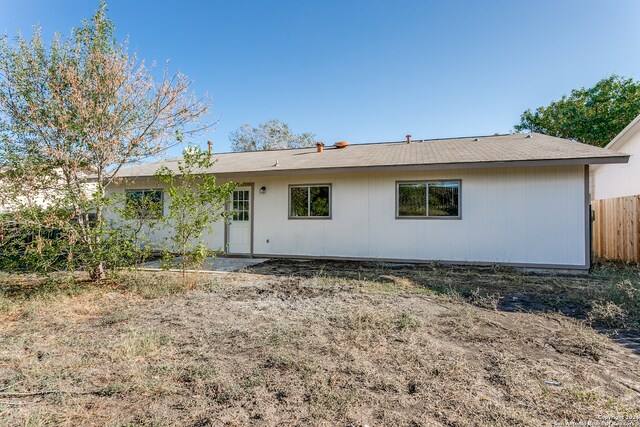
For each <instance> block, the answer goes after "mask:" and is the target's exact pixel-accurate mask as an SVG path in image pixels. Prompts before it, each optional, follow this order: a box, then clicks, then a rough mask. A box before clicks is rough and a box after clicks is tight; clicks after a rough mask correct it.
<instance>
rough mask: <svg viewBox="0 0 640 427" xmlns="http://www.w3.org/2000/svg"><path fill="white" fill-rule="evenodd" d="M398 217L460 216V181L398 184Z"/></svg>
mask: <svg viewBox="0 0 640 427" xmlns="http://www.w3.org/2000/svg"><path fill="white" fill-rule="evenodd" d="M397 186H398V188H397V195H396V197H397V212H396V216H397V217H398V218H460V181H419V182H399V183H398V184H397Z"/></svg>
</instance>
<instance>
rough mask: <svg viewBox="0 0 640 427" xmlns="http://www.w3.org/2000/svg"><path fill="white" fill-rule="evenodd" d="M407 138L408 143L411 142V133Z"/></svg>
mask: <svg viewBox="0 0 640 427" xmlns="http://www.w3.org/2000/svg"><path fill="white" fill-rule="evenodd" d="M405 138H407V144H411V135H407V136H405Z"/></svg>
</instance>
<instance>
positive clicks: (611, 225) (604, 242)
mask: <svg viewBox="0 0 640 427" xmlns="http://www.w3.org/2000/svg"><path fill="white" fill-rule="evenodd" d="M591 208H592V209H593V212H594V220H593V229H592V233H593V234H592V237H593V254H594V256H595V257H596V258H598V259H601V260H617V261H632V262H640V195H638V196H628V197H616V198H613V199H603V200H593V201H592V202H591Z"/></svg>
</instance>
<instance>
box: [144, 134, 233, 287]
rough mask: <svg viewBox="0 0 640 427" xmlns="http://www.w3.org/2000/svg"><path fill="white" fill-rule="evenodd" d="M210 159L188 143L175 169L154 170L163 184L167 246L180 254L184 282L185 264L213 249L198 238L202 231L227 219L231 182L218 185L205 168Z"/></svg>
mask: <svg viewBox="0 0 640 427" xmlns="http://www.w3.org/2000/svg"><path fill="white" fill-rule="evenodd" d="M214 163H215V162H214V160H213V158H212V157H211V155H210V154H209V153H208V152H204V151H202V150H201V149H200V148H199V147H188V148H186V149H185V150H184V151H183V159H182V160H181V161H179V162H178V164H177V170H171V169H169V168H168V167H166V166H162V167H161V168H160V169H158V171H157V172H156V178H157V179H158V181H160V182H161V183H163V184H165V185H166V188H165V189H164V191H165V193H166V194H167V195H168V196H169V198H170V200H169V212H168V215H166V216H165V217H164V218H163V219H164V226H165V227H167V228H169V230H170V231H171V236H170V238H169V239H170V243H171V247H170V250H171V251H172V252H177V253H179V255H180V267H181V270H182V279H183V282H185V283H186V271H187V269H188V268H189V267H193V266H198V265H202V263H203V262H204V261H205V259H206V257H207V256H214V255H215V253H214V252H213V251H210V250H208V249H207V248H206V246H205V245H204V243H203V241H202V237H203V234H204V232H205V231H208V232H212V231H213V226H214V224H215V223H216V222H220V221H224V222H225V223H226V221H227V220H228V214H229V212H228V211H227V209H226V206H227V203H228V200H229V197H230V196H231V193H232V192H233V190H234V189H235V187H236V185H235V184H234V183H231V182H228V183H225V184H222V185H218V184H217V182H216V177H215V176H214V175H212V174H209V173H207V172H206V170H207V169H208V168H210V167H211V166H213V164H214Z"/></svg>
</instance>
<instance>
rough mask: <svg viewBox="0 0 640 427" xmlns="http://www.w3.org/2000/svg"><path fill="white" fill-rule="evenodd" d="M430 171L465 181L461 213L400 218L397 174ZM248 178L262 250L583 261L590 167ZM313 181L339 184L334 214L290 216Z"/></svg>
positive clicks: (216, 241)
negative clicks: (301, 190)
mask: <svg viewBox="0 0 640 427" xmlns="http://www.w3.org/2000/svg"><path fill="white" fill-rule="evenodd" d="M428 179H460V180H462V186H461V214H462V219H459V220H455V219H451V220H438V219H396V218H395V205H396V181H400V180H428ZM244 181H245V182H253V183H255V190H256V191H255V194H254V201H255V203H254V211H253V212H254V230H253V235H254V248H253V250H254V253H255V254H259V255H266V256H269V255H293V256H318V257H346V258H380V259H398V260H401V259H406V260H441V261H453V262H471V263H473V262H486V263H513V264H536V265H541V266H547V265H548V266H558V267H562V266H566V267H584V265H585V259H586V254H585V248H586V238H587V236H586V235H585V200H584V197H585V189H584V185H585V181H584V167H583V166H549V167H529V168H496V169H467V170H448V171H419V172H385V173H382V172H375V173H342V174H331V175H330V174H325V175H296V176H286V177H285V176H269V177H254V178H246V179H244ZM313 183H318V184H324V183H331V184H332V200H331V205H332V218H331V219H327V220H321V219H312V220H310V219H307V220H304V219H297V220H295V219H291V220H290V219H288V186H289V185H290V184H313ZM262 186H265V187H266V188H267V191H266V192H265V193H264V194H262V193H260V192H259V191H257V190H258V189H259V188H260V187H262ZM135 187H136V188H147V186H144V185H136V186H135ZM156 237H157V238H159V237H161V235H160V234H159V235H158V236H156ZM223 239H224V228H223V227H222V226H217V227H216V231H215V232H214V235H213V236H210V237H209V241H210V245H211V247H212V248H219V247H222V246H223V244H224V243H223ZM267 240H268V243H267Z"/></svg>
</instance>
